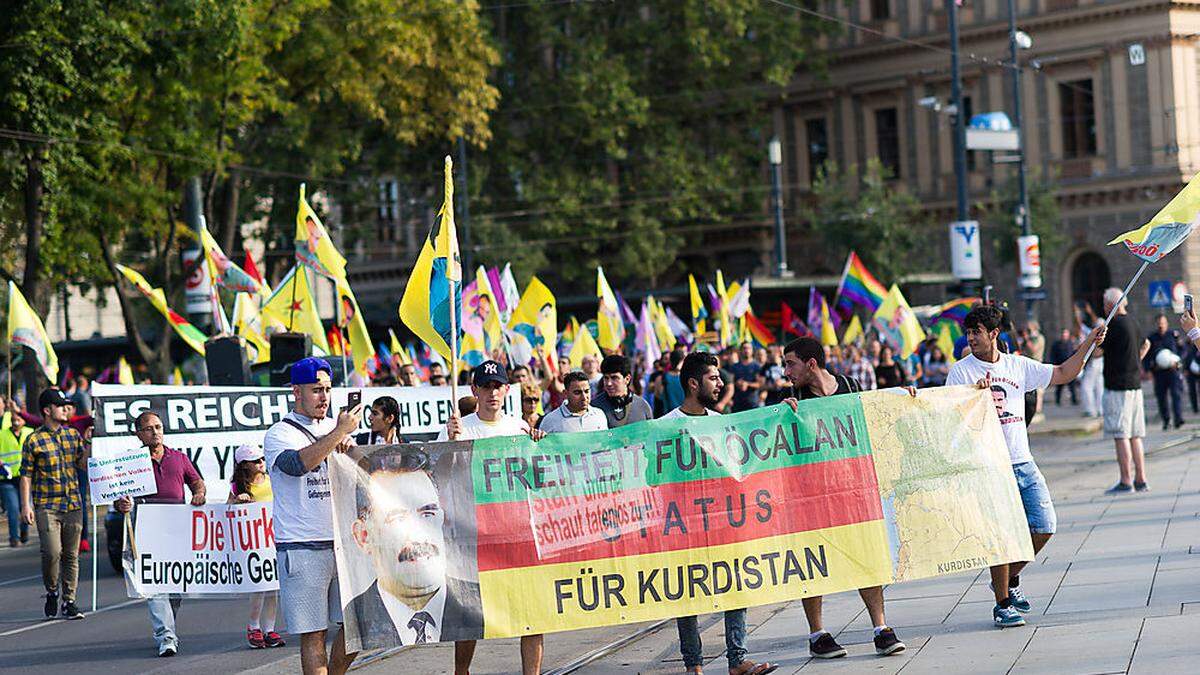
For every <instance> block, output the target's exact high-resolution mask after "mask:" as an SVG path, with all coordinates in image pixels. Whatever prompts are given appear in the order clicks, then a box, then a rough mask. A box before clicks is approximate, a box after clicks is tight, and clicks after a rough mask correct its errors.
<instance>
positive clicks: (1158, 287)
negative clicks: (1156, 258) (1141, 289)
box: [1147, 279, 1171, 307]
mask: <svg viewBox="0 0 1200 675" xmlns="http://www.w3.org/2000/svg"><path fill="white" fill-rule="evenodd" d="M1147 290H1148V291H1149V292H1150V306H1151V307H1170V306H1171V282H1170V281H1168V280H1166V279H1163V280H1161V281H1151V282H1150V284H1149V286H1147Z"/></svg>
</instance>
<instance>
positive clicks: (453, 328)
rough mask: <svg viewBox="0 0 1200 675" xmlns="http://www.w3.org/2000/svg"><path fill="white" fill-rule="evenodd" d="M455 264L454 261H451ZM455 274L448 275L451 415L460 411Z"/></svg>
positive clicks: (448, 367)
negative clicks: (453, 277)
mask: <svg viewBox="0 0 1200 675" xmlns="http://www.w3.org/2000/svg"><path fill="white" fill-rule="evenodd" d="M449 262H450V263H451V264H453V261H449ZM452 276H453V275H451V274H447V275H446V284H447V285H448V286H449V287H450V363H449V364H448V365H447V367H446V370H447V371H449V373H450V404H451V405H452V406H453V407H452V408H451V409H450V414H451V415H456V414H457V413H458V309H457V308H456V307H455V303H454V279H452V278H451V277H452Z"/></svg>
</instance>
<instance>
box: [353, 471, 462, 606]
mask: <svg viewBox="0 0 1200 675" xmlns="http://www.w3.org/2000/svg"><path fill="white" fill-rule="evenodd" d="M370 480H371V484H370V487H369V490H370V494H371V507H370V509H369V510H368V511H367V512H366V513H365V514H363V515H362V516H360V517H359V519H358V520H357V521H356V522H355V523H354V539H355V541H356V542H358V545H359V547H360V548H361V549H362V550H364V551H366V552H367V553H368V554H369V555H370V556H371V561H372V562H373V563H374V565H375V573H376V575H377V576H378V578H379V587H380V588H381V589H383V590H385V591H387V592H389V593H391V594H392V595H394V596H396V597H398V598H401V599H410V600H414V599H419V598H421V597H423V596H429V595H432V594H434V593H436V592H437V591H438V589H439V588H441V587H442V586H443V585H444V584H445V583H446V546H445V537H444V535H443V534H442V525H443V523H444V522H445V520H446V513H445V511H443V510H442V505H441V502H440V501H439V498H438V492H437V487H436V486H435V485H434V484H433V479H432V478H430V476H429V474H427V473H425V472H424V471H404V472H393V471H378V472H375V473H373V474H371V476H370Z"/></svg>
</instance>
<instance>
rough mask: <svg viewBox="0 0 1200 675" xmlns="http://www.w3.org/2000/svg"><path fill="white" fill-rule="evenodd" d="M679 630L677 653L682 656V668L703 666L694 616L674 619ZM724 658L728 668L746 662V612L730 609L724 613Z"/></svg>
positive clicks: (697, 626) (701, 649) (698, 633)
mask: <svg viewBox="0 0 1200 675" xmlns="http://www.w3.org/2000/svg"><path fill="white" fill-rule="evenodd" d="M675 626H676V627H677V628H678V629H679V652H680V653H681V654H683V667H684V668H695V667H696V666H702V665H704V648H703V646H702V645H701V644H700V627H699V625H698V624H697V621H696V617H694V616H681V617H679V618H678V619H675ZM725 658H726V659H728V660H729V667H730V668H736V667H737V666H739V665H740V664H741V663H742V661H745V660H746V610H744V609H731V610H729V611H727V612H725Z"/></svg>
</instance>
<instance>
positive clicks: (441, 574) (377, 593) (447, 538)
mask: <svg viewBox="0 0 1200 675" xmlns="http://www.w3.org/2000/svg"><path fill="white" fill-rule="evenodd" d="M465 447H469V444H465V443H445V444H438V445H436V446H432V445H417V444H413V445H391V446H374V447H366V448H361V449H356V450H355V451H354V452H353V453H352V454H347V455H334V456H333V457H332V459H333V466H332V467H331V468H332V471H331V474H332V476H333V480H334V482H335V485H336V487H335V490H334V495H335V497H334V523H335V525H334V527H335V530H336V537H337V547H336V552H337V557H338V568H339V570H346V574H345V576H343V577H342V605H343V614H344V616H345V620H346V624H345V627H346V642H347V648H348V649H350V650H361V649H376V648H382V647H392V646H396V645H413V644H424V643H428V642H441V641H452V640H473V639H479V638H481V637H483V613H482V605H481V601H480V595H479V579H478V571H477V564H476V562H475V559H476V556H475V539H476V536H475V524H474V522H473V518H472V514H473V513H474V495H473V488H472V486H471V474H470V466H469V463H468V461H467V460H466V459H465V458H469V457H470V455H469V454H468V453H463V452H455V450H462V449H464V448H465ZM448 514H453V517H448Z"/></svg>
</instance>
